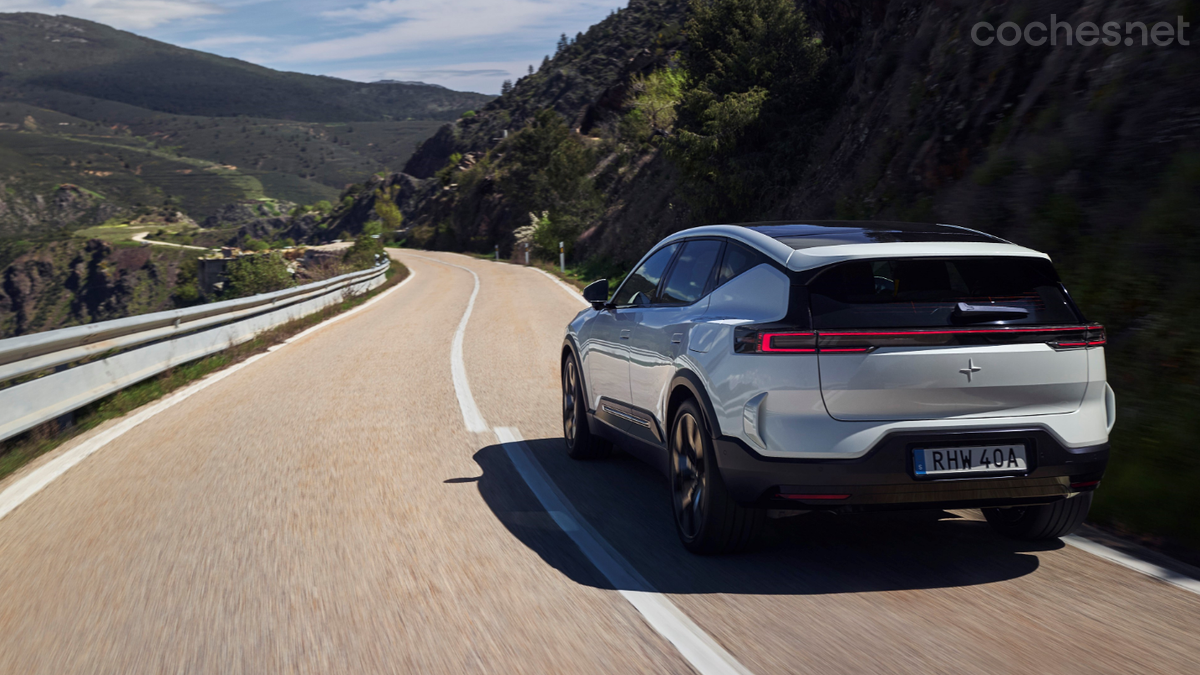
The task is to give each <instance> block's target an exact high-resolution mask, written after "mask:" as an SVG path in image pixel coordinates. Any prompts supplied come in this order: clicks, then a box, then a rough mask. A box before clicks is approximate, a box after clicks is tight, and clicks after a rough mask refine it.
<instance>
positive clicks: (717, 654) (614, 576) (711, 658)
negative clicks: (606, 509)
mask: <svg viewBox="0 0 1200 675" xmlns="http://www.w3.org/2000/svg"><path fill="white" fill-rule="evenodd" d="M495 432H496V439H497V440H499V441H500V443H501V444H502V445H503V446H504V451H505V452H506V453H507V454H508V458H509V460H510V461H512V463H513V466H514V467H516V469H517V472H518V473H520V474H521V478H523V479H525V484H526V485H528V486H529V489H530V490H532V491H533V494H534V495H535V496H536V497H537V499H538V501H539V502H541V504H542V508H544V509H545V510H546V512H547V513H549V514H550V517H551V518H553V519H554V522H555V523H557V524H558V526H559V527H560V528H562V530H563V532H565V533H566V534H567V536H569V537H570V538H571V541H573V542H575V545H576V546H578V547H579V550H580V551H582V552H583V554H584V555H585V556H587V558H588V560H590V561H591V563H592V564H593V565H595V566H596V569H597V570H599V571H600V573H601V574H603V575H604V576H605V578H606V579H608V581H609V583H611V584H612V585H613V586H614V587H615V588H617V589H618V590H619V592H620V593H621V595H622V596H624V597H625V599H626V600H628V601H629V603H630V604H632V605H633V606H634V608H636V609H637V611H638V612H640V613H641V615H642V616H643V617H644V618H645V619H646V622H647V623H649V624H650V627H651V628H653V629H654V630H655V631H656V632H657V633H658V634H659V635H661V636H663V637H664V638H666V640H667V641H668V642H670V643H671V644H673V645H675V648H676V649H678V650H679V653H680V654H681V655H682V656H683V658H685V659H687V661H688V663H690V664H691V665H692V667H693V668H695V669H696V671H697V672H699V673H700V674H701V675H750V671H749V670H747V669H746V667H745V666H743V665H742V664H740V663H738V661H737V659H735V658H733V655H731V654H730V653H729V652H727V651H725V648H724V647H722V646H721V645H719V644H717V642H716V641H715V640H713V639H712V637H711V636H710V635H709V634H708V633H705V632H704V630H703V629H701V628H700V627H699V626H697V625H696V623H695V622H694V621H692V620H691V619H689V618H688V617H687V615H686V614H684V613H683V612H682V611H680V609H679V608H678V607H676V606H675V604H674V603H672V602H671V601H670V600H668V599H667V598H666V596H664V595H662V594H661V593H658V592H656V591H655V590H654V588H653V587H652V586H651V585H650V583H649V582H648V581H646V579H645V578H643V577H642V575H641V574H638V572H637V570H635V569H634V568H633V566H632V565H630V564H629V562H628V561H626V560H625V558H624V557H623V556H622V555H621V554H620V553H618V552H617V551H616V549H614V548H613V547H612V546H610V545H609V543H608V542H607V541H605V540H604V537H602V536H601V535H600V533H599V532H596V530H594V529H593V528H592V526H591V525H590V524H589V523H588V522H587V520H585V519H584V518H583V516H581V515H580V514H579V512H578V511H576V510H575V507H574V506H572V505H571V503H570V502H569V501H567V498H566V497H565V496H563V494H562V493H561V492H559V490H558V487H557V486H555V485H554V482H553V480H551V478H550V477H549V476H548V475H546V472H545V470H544V469H543V468H542V465H541V464H539V463H538V461H537V458H536V457H534V456H533V453H532V452H530V450H529V448H528V446H526V445H525V442H524V440H523V439H522V438H521V435H520V432H519V431H517V430H516V429H513V428H511V427H496V429H495Z"/></svg>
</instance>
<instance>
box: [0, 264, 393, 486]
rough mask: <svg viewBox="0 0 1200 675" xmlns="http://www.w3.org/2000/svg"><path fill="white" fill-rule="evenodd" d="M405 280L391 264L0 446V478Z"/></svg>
mask: <svg viewBox="0 0 1200 675" xmlns="http://www.w3.org/2000/svg"><path fill="white" fill-rule="evenodd" d="M407 276H408V269H406V268H405V267H404V266H403V265H401V264H400V263H398V262H393V263H392V266H391V267H390V268H389V269H388V271H387V277H388V279H387V282H385V283H384V284H383V285H381V286H380V287H378V288H376V289H374V290H372V291H370V292H367V293H364V294H362V295H358V296H353V297H349V298H346V299H344V300H343V301H342V302H341V303H338V304H336V305H333V306H330V307H327V308H325V309H324V310H322V311H320V312H316V313H314V314H310V315H308V316H306V317H303V318H301V319H297V320H295V321H291V322H288V323H286V324H284V325H282V326H279V327H276V328H273V329H271V330H269V331H265V332H263V333H260V334H259V335H257V336H255V337H254V339H252V340H250V341H248V342H244V343H242V344H240V345H237V346H235V347H231V348H229V349H226V350H225V351H222V352H219V353H217V354H213V355H211V356H206V357H204V358H202V359H198V360H196V361H192V362H190V363H185V364H183V365H181V366H178V367H176V368H172V369H171V370H168V371H166V372H164V373H161V374H159V375H157V376H155V377H153V378H151V379H148V380H145V381H143V382H139V383H138V384H135V385H133V386H130V387H127V388H125V389H122V390H121V391H119V392H117V393H115V394H112V395H110V396H106V397H105V398H102V399H100V400H99V401H96V402H94V403H91V404H89V405H87V406H85V407H83V408H81V409H79V410H76V411H75V412H74V414H73V418H74V422H73V424H71V425H70V426H69V427H67V428H65V429H60V428H59V426H58V424H57V423H56V422H50V423H48V424H44V425H42V426H40V427H38V428H36V429H33V430H31V431H29V432H26V433H24V434H21V435H19V436H16V437H15V438H11V439H9V440H7V441H2V442H0V478H3V477H5V476H7V475H9V474H11V473H13V472H14V471H16V470H17V469H19V468H21V467H22V466H24V465H25V464H27V463H28V462H30V461H32V460H33V459H36V458H37V457H39V456H41V455H43V454H45V453H47V452H49V451H51V450H53V449H55V448H57V447H59V446H60V445H62V444H63V443H65V442H67V441H69V440H71V439H72V438H75V437H78V436H80V435H82V434H83V433H86V432H88V431H90V430H92V429H95V428H96V427H98V426H100V425H101V424H103V423H104V422H107V421H109V420H113V419H117V418H119V417H123V416H124V415H126V414H128V413H130V412H132V411H134V410H137V409H138V408H140V407H142V406H144V405H146V404H148V403H152V402H154V401H156V400H158V399H160V398H162V397H164V396H166V395H167V394H169V393H171V392H173V391H175V390H177V389H180V388H182V387H184V386H186V385H188V384H191V383H192V382H195V381H196V380H199V379H201V378H203V377H205V376H207V375H209V374H211V373H214V372H216V371H218V370H221V369H223V368H226V367H228V366H231V365H233V364H235V363H238V362H240V361H244V360H245V359H247V358H249V357H251V356H253V355H255V354H259V353H262V352H263V351H266V349H267V348H268V347H271V346H273V345H276V344H279V343H281V342H283V341H284V340H286V339H287V338H289V337H291V336H293V335H296V334H297V333H300V332H301V331H304V330H307V329H308V328H311V327H312V326H315V325H317V324H319V323H321V322H323V321H326V320H328V319H330V318H332V317H334V316H337V315H338V314H341V313H343V312H346V311H348V310H350V309H353V308H354V307H357V306H359V305H361V304H362V303H364V302H366V301H367V300H369V299H370V298H372V297H374V296H376V295H378V294H380V293H382V292H384V291H386V290H387V289H388V288H390V287H392V286H395V285H396V284H398V283H400V282H401V281H403V280H404V279H405V278H406V277H407Z"/></svg>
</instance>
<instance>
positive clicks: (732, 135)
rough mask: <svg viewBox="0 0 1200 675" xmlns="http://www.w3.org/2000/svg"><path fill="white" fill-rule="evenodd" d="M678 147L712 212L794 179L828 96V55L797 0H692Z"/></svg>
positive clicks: (739, 205)
mask: <svg viewBox="0 0 1200 675" xmlns="http://www.w3.org/2000/svg"><path fill="white" fill-rule="evenodd" d="M687 35H688V51H687V54H686V55H685V58H684V65H685V67H686V70H687V74H688V82H689V87H688V89H687V90H686V91H685V92H684V93H683V96H682V98H681V101H680V105H679V107H678V121H677V123H676V127H675V129H676V131H675V135H674V136H673V138H672V143H671V144H670V146H669V148H668V149H669V150H670V151H671V155H672V157H673V158H674V159H675V160H676V162H677V163H678V164H679V166H680V168H681V169H682V170H683V173H684V175H685V176H687V177H688V178H689V180H690V181H691V182H692V183H693V187H694V188H695V192H696V194H697V195H698V196H699V197H700V200H701V201H703V202H707V205H708V206H709V207H710V208H711V209H713V213H710V214H708V217H711V218H721V217H726V216H727V215H731V214H732V213H733V212H736V211H739V210H742V209H744V208H746V207H748V206H749V205H751V204H754V203H756V202H757V201H759V200H760V199H761V198H762V197H763V195H764V193H766V192H767V191H769V190H770V189H771V187H772V186H773V185H780V184H790V183H791V182H792V181H793V180H794V179H795V178H796V176H795V175H792V172H795V171H796V170H797V167H799V166H800V162H798V161H797V159H798V158H800V157H802V156H803V154H804V152H805V150H806V149H807V147H808V143H809V141H810V140H811V137H812V135H813V134H814V133H815V129H816V123H817V122H818V121H819V120H820V119H821V118H822V115H823V114H824V106H825V105H826V104H827V102H828V99H829V98H830V97H828V96H826V95H825V83H826V82H827V81H828V78H827V77H826V75H827V74H828V68H827V67H826V65H827V55H826V50H825V48H824V47H823V46H822V44H821V41H820V39H819V38H817V37H816V36H815V35H814V34H813V31H812V30H811V29H810V27H809V24H808V20H807V19H806V18H805V15H804V13H803V12H802V11H800V10H799V9H797V7H796V3H795V0H692V3H691V18H690V19H689V20H688V23H687Z"/></svg>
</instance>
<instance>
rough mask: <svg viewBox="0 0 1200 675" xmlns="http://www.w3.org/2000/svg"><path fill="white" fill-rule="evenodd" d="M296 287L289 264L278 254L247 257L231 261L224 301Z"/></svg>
mask: <svg viewBox="0 0 1200 675" xmlns="http://www.w3.org/2000/svg"><path fill="white" fill-rule="evenodd" d="M295 285H296V280H295V279H293V278H292V273H291V271H289V270H288V262H287V261H286V260H284V259H283V256H281V255H280V254H278V253H266V254H261V255H247V256H242V257H240V258H236V259H234V260H230V261H229V267H228V268H227V269H226V271H225V289H224V291H223V292H222V294H221V295H222V298H223V299H230V298H244V297H246V296H249V295H256V294H258V293H270V292H272V291H281V290H283V289H285V288H291V287H292V286H295Z"/></svg>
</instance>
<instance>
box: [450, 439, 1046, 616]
mask: <svg viewBox="0 0 1200 675" xmlns="http://www.w3.org/2000/svg"><path fill="white" fill-rule="evenodd" d="M526 444H527V446H528V447H529V448H530V450H531V451H532V452H533V454H534V456H535V457H536V458H537V460H538V462H539V463H540V464H541V465H542V467H543V468H544V469H545V471H546V473H547V474H548V475H549V477H550V478H551V479H552V480H553V481H554V483H555V485H556V486H557V487H558V489H559V490H560V491H561V492H562V494H563V495H565V496H566V497H567V499H568V500H569V501H570V502H571V504H572V506H573V507H574V508H575V509H576V510H578V511H579V513H580V514H581V515H582V516H583V517H584V518H585V519H586V520H587V521H588V523H589V524H590V525H591V526H592V527H593V528H594V529H595V530H596V531H598V532H599V533H600V534H601V535H602V536H603V537H604V538H605V539H606V540H607V541H608V543H609V544H610V545H611V546H612V547H613V548H615V549H616V550H617V551H618V552H619V553H620V554H621V555H622V556H624V557H625V559H626V560H628V561H629V562H630V564H632V565H633V566H634V567H635V568H636V569H637V570H638V572H640V573H641V574H642V576H643V577H645V578H646V580H647V581H649V582H650V583H651V584H652V585H653V586H654V588H655V589H657V590H659V591H661V592H664V593H679V594H687V593H734V594H760V595H775V594H788V595H815V594H825V593H853V592H872V591H892V590H906V589H929V588H948V587H957V586H972V585H979V584H988V583H994V582H998V581H1005V580H1009V579H1015V578H1018V577H1021V576H1024V575H1027V574H1030V573H1032V572H1033V571H1034V570H1036V569H1037V568H1038V557H1037V556H1036V555H1034V553H1035V552H1037V551H1046V550H1053V549H1057V548H1061V547H1062V546H1063V544H1062V543H1061V542H1057V541H1055V542H1051V543H1041V544H1036V543H1035V544H1030V543H1025V542H1018V541H1013V540H1009V539H1005V538H1003V537H1000V536H999V535H997V534H995V533H994V532H992V531H991V529H990V528H989V527H988V526H987V524H986V523H984V522H981V521H977V520H971V519H966V518H961V517H958V516H957V515H955V514H952V513H948V512H945V511H901V512H891V513H876V514H855V515H829V514H819V513H814V514H808V515H803V516H797V517H793V518H786V519H781V520H772V521H769V525H768V527H767V531H766V532H765V533H764V536H763V537H762V541H761V543H760V545H758V546H757V547H755V548H754V549H753V550H751V551H749V552H746V553H741V554H736V555H728V556H721V557H700V556H694V555H692V554H689V553H688V552H687V551H685V550H684V549H683V547H682V546H681V545H680V543H679V540H678V538H677V537H676V535H675V530H674V525H673V520H672V518H673V515H672V512H671V504H670V501H669V499H668V496H667V490H668V488H667V482H666V479H665V478H663V477H662V476H661V475H660V474H658V473H657V472H655V471H654V470H653V469H651V468H650V467H649V466H647V465H645V464H643V463H641V462H639V461H638V460H636V459H633V458H631V457H629V456H627V455H624V454H623V453H619V452H618V453H616V454H615V456H614V457H612V458H609V459H605V460H599V461H590V462H577V461H573V460H571V459H569V458H568V457H567V455H566V449H565V447H564V446H563V442H562V440H561V439H542V440H532V441H526ZM474 459H475V461H476V462H477V463H478V464H479V466H480V468H481V469H482V470H483V474H482V476H481V477H479V479H478V489H479V493H480V495H481V496H482V497H483V499H484V501H485V502H486V503H487V504H488V506H489V507H490V508H491V510H492V511H493V513H495V514H496V516H497V518H498V519H499V520H500V521H501V522H502V523H503V524H504V526H505V527H506V528H507V529H508V531H509V532H511V533H512V534H513V536H515V537H516V538H517V539H519V540H520V541H521V542H522V543H524V544H525V545H526V546H528V547H529V548H530V549H531V550H533V551H534V552H536V553H537V554H538V555H539V556H541V558H542V559H543V560H544V561H545V562H546V563H547V564H549V565H551V566H553V567H554V568H556V569H558V570H559V571H561V572H562V573H563V574H565V575H567V576H568V577H570V578H571V579H573V580H575V581H577V582H579V583H581V584H587V585H592V586H597V587H602V588H612V585H611V583H610V582H609V581H607V580H606V579H605V578H604V577H602V576H601V575H600V574H599V572H597V571H596V570H595V568H594V567H593V566H592V565H591V564H590V563H589V562H588V560H587V559H586V558H585V557H584V556H583V554H582V553H581V552H580V551H579V549H578V548H577V547H576V546H575V544H574V543H573V542H572V541H571V539H570V538H569V537H568V536H567V535H566V534H565V533H563V532H562V530H561V529H559V526H558V525H557V524H556V523H555V521H554V519H553V517H552V515H551V514H549V513H547V512H546V511H545V510H544V509H543V508H542V506H541V504H540V503H539V502H538V500H537V498H536V497H535V496H534V495H533V493H532V492H531V491H530V490H529V488H528V486H527V485H526V484H525V482H524V480H523V479H522V478H521V476H520V474H519V473H518V472H517V470H516V469H515V468H514V466H513V464H512V463H511V461H510V460H509V457H508V454H507V453H506V451H505V449H504V447H503V446H501V445H493V446H489V447H486V448H484V449H482V450H480V451H479V452H478V453H476V454H475V456H474Z"/></svg>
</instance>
